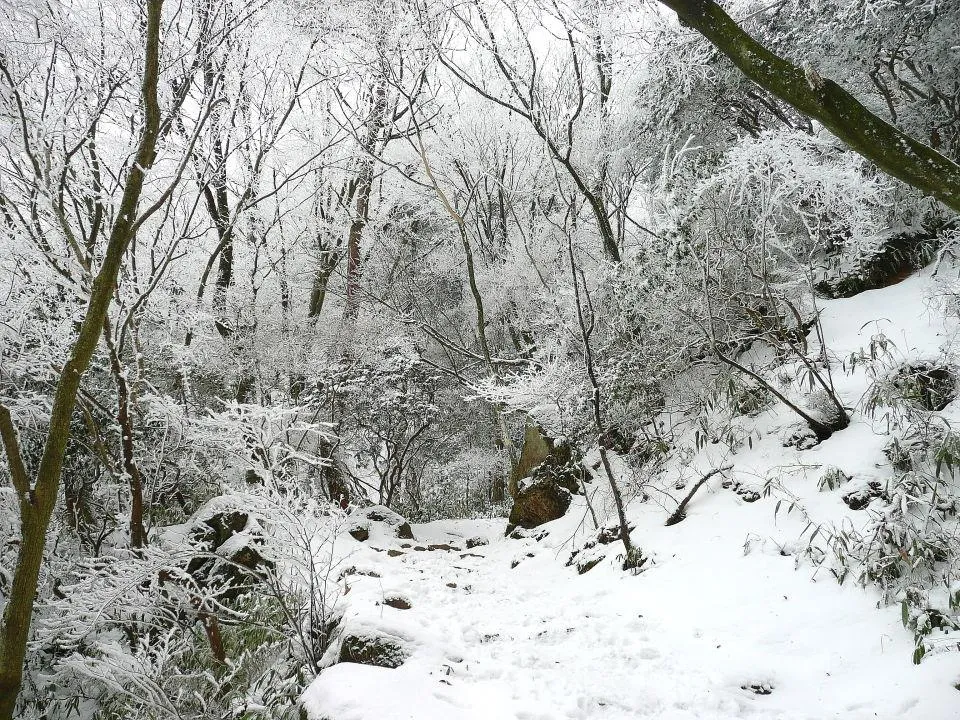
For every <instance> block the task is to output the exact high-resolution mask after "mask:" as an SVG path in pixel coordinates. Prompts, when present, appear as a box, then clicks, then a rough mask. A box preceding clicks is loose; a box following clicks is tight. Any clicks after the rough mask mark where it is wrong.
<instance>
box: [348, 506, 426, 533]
mask: <svg viewBox="0 0 960 720" xmlns="http://www.w3.org/2000/svg"><path fill="white" fill-rule="evenodd" d="M347 532H348V533H350V535H351V536H353V538H354V539H355V540H357V541H359V542H366V541H367V540H369V539H370V536H371V533H376V534H378V535H383V536H386V537H394V538H398V539H400V540H413V539H414V537H413V528H411V527H410V523H408V522H407V521H406V520H404V518H403V517H402V516H400V515H398V514H397V513H395V512H394V511H393V510H391V509H390V508H388V507H386V506H384V505H371V506H370V507H365V508H359V509H357V510H354V511H353V512H352V513H351V514H350V524H349V526H348V527H347Z"/></svg>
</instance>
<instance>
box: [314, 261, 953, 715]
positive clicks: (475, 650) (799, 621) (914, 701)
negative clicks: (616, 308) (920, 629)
mask: <svg viewBox="0 0 960 720" xmlns="http://www.w3.org/2000/svg"><path fill="white" fill-rule="evenodd" d="M931 285H932V280H931V279H930V278H929V277H928V276H927V275H926V274H921V275H918V276H914V277H911V278H909V279H907V280H906V281H904V282H902V283H900V284H898V285H895V286H893V287H890V288H885V289H883V290H878V291H872V292H867V293H863V294H861V295H858V296H856V297H854V298H850V299H844V300H836V301H830V302H826V303H823V305H822V308H823V316H822V319H823V327H824V332H825V336H826V338H827V342H828V346H829V348H830V350H831V353H832V354H833V356H834V357H835V358H837V362H836V363H835V365H834V379H835V380H836V382H837V384H838V389H839V392H840V394H841V396H842V399H843V400H844V402H845V404H848V405H850V406H856V405H857V404H858V403H859V401H860V398H861V396H862V394H863V392H864V391H865V389H866V387H867V382H868V381H867V378H866V377H865V372H864V370H863V369H858V370H857V371H855V372H854V373H852V374H846V373H844V372H843V370H842V369H841V368H840V362H839V361H840V359H843V358H845V357H847V356H849V354H851V353H853V352H857V351H859V350H860V349H861V348H863V347H865V346H866V345H867V344H868V343H869V341H870V336H871V335H872V334H874V333H875V332H876V331H877V328H878V327H880V328H881V329H882V330H883V332H884V333H885V334H886V335H887V336H888V337H890V338H892V339H893V340H894V342H896V344H897V348H898V350H897V353H898V357H903V358H914V357H920V356H924V357H928V356H931V355H936V354H937V352H938V351H939V349H940V347H941V346H942V345H944V343H947V342H949V341H950V340H951V338H952V337H953V334H954V333H955V330H956V328H955V326H953V325H952V324H951V323H950V321H946V320H945V319H944V315H943V314H942V313H941V314H939V315H937V314H934V313H928V312H926V307H927V304H926V303H927V300H926V299H927V297H928V296H929V294H930V292H931ZM874 321H876V322H874ZM949 410H950V408H948V411H949ZM794 421H795V418H794V417H793V416H792V415H790V413H789V411H787V410H785V409H784V408H782V407H774V408H771V409H768V410H766V411H764V412H762V413H760V414H759V415H758V416H757V417H756V418H751V419H750V427H749V428H747V429H748V430H750V431H752V432H754V433H755V435H754V437H755V438H756V439H755V440H754V441H753V443H752V446H747V445H744V446H743V447H742V448H740V449H739V450H738V451H737V452H736V453H732V454H731V452H730V451H729V450H725V448H724V447H723V446H721V445H710V444H708V445H707V446H706V447H705V448H704V449H702V450H701V451H699V452H698V453H697V454H696V455H695V456H694V457H693V458H687V459H686V460H685V461H684V462H681V461H680V459H674V460H671V461H670V463H668V465H667V467H666V469H665V473H664V476H663V478H662V479H661V480H660V481H659V483H658V488H659V489H656V490H655V489H651V492H650V493H649V495H650V500H649V501H647V502H641V501H640V500H639V499H638V498H634V500H633V501H632V502H630V504H629V506H628V515H629V517H630V520H631V522H632V523H634V524H635V525H636V529H635V530H634V532H633V533H632V538H633V540H634V542H635V543H636V544H637V545H638V546H639V547H640V548H641V549H642V551H643V552H644V554H645V556H647V557H648V558H650V560H649V561H648V562H647V564H646V565H645V566H644V570H643V571H642V572H640V573H639V574H635V575H634V574H629V573H625V572H623V571H622V570H621V568H620V560H619V559H618V557H617V555H618V554H619V553H622V546H621V545H619V544H617V543H614V544H610V545H602V546H597V548H598V549H596V550H593V552H597V553H602V554H604V558H603V560H602V561H601V562H600V563H599V564H598V565H597V566H596V567H595V568H593V569H592V570H590V571H589V572H586V573H585V574H583V575H579V574H578V573H577V569H576V567H575V566H568V565H567V564H566V561H567V559H568V558H569V557H570V553H571V551H572V550H574V549H576V548H578V547H580V546H581V545H582V543H583V542H584V541H585V540H586V539H587V538H588V537H589V535H591V534H592V533H593V529H592V527H591V523H590V521H589V519H588V515H587V509H586V505H585V503H584V499H583V498H582V497H577V498H575V499H574V503H573V505H572V506H571V509H570V511H569V513H568V514H567V515H566V516H565V517H564V518H561V519H559V520H557V521H555V522H553V523H550V524H548V525H546V526H544V529H545V530H547V531H548V535H547V536H546V537H545V538H544V539H542V540H540V541H539V542H538V541H535V540H533V539H530V538H527V539H523V540H508V539H504V538H503V530H504V527H505V522H504V521H502V520H460V521H456V520H446V521H439V522H435V523H430V524H426V525H415V526H413V531H414V535H415V536H416V538H417V539H416V541H411V542H405V541H401V540H397V539H395V538H386V537H378V538H376V539H375V540H371V542H370V543H367V544H360V543H355V551H354V554H353V556H352V557H351V562H355V563H357V564H358V566H362V567H364V568H371V569H375V570H376V572H377V573H379V574H380V576H381V577H380V578H376V577H369V576H364V575H351V576H349V577H348V578H346V581H347V583H348V584H349V586H350V588H349V593H348V594H347V595H346V596H345V600H346V603H347V620H346V626H347V627H354V628H356V627H358V626H359V627H365V628H370V631H371V632H377V631H383V632H388V633H389V634H391V635H394V636H398V637H403V638H405V641H406V642H407V643H408V647H407V649H408V650H409V651H410V653H411V656H410V658H409V660H408V661H407V662H406V663H405V664H404V665H402V666H401V667H399V668H397V669H395V670H390V669H385V668H377V667H368V666H364V665H356V664H350V663H343V664H338V665H333V666H331V667H328V668H326V669H325V670H323V671H322V672H321V673H320V675H319V677H318V678H317V679H316V680H315V681H314V683H313V684H312V685H311V686H310V687H309V689H308V690H307V691H306V693H305V694H304V696H303V698H302V700H303V704H304V707H305V708H307V710H308V715H309V717H310V718H311V720H406V719H408V718H409V719H413V718H415V719H416V720H474V719H478V718H485V719H494V720H560V719H570V720H587V719H593V718H595V719H601V718H602V719H604V720H621V719H623V720H626V719H628V718H656V719H657V720H732V719H734V718H751V719H753V720H768V719H769V720H801V719H809V720H823V719H825V718H844V719H845V720H859V719H861V718H862V719H864V720H865V719H867V718H872V719H874V720H875V719H877V718H880V719H889V720H893V719H894V718H897V719H901V718H902V719H903V720H953V719H954V718H956V717H958V715H960V709H958V708H960V694H958V690H957V689H956V688H955V684H956V683H957V682H958V681H960V655H958V654H957V653H956V652H944V653H940V654H936V655H933V656H929V657H927V658H926V659H924V661H923V662H922V663H921V664H919V665H914V664H913V663H912V659H911V656H912V652H913V647H914V642H913V638H912V636H911V634H910V633H909V632H907V631H906V630H904V628H903V627H902V625H901V620H900V610H899V608H898V607H896V606H893V607H884V606H882V604H881V603H880V596H879V593H878V592H876V591H874V590H871V589H862V588H860V587H858V586H857V585H855V584H854V583H852V582H848V583H846V584H845V585H842V586H841V585H839V584H837V582H836V581H835V580H834V578H833V577H832V576H831V575H830V574H829V573H828V572H827V571H825V570H824V569H822V568H820V569H818V568H816V567H814V566H812V565H811V564H809V563H807V562H804V561H803V559H802V558H801V557H800V556H799V555H798V554H797V550H798V545H799V543H798V540H799V538H800V536H801V534H802V532H803V530H804V528H805V527H806V526H807V524H808V522H813V523H815V524H823V525H824V526H828V525H829V524H831V523H839V522H842V521H849V522H864V520H865V517H864V514H863V513H859V514H858V513H856V512H854V511H851V510H849V509H848V508H847V507H846V506H845V505H844V504H843V503H842V501H841V499H840V497H841V495H843V494H844V493H846V492H848V491H849V490H850V489H852V488H854V487H855V486H856V485H857V484H858V483H861V482H865V481H866V480H868V479H871V478H885V477H888V476H889V473H890V470H889V468H888V467H887V464H886V460H885V458H884V457H883V454H882V451H881V450H882V447H883V445H884V443H885V442H886V440H887V439H888V437H887V436H886V435H885V434H884V433H883V432H882V431H881V429H880V428H879V427H878V426H877V425H876V423H875V421H873V420H871V419H869V418H865V417H864V416H862V415H861V414H859V413H854V415H853V418H852V422H851V425H850V427H849V428H847V429H845V430H843V431H842V432H839V433H836V434H835V435H834V436H833V437H831V438H830V439H829V440H827V441H825V442H823V443H821V444H820V445H818V446H817V447H815V448H813V449H810V450H805V451H798V450H796V449H794V448H784V447H782V445H781V442H780V439H779V435H780V432H781V431H782V429H783V428H785V427H787V426H789V425H790V424H791V423H792V422H794ZM591 459H592V458H590V457H588V462H590V461H591ZM728 463H732V464H733V465H734V467H733V469H732V470H730V471H729V472H726V473H723V474H720V475H717V476H716V477H714V478H712V479H711V480H710V481H709V482H708V483H706V484H705V486H704V487H703V488H701V490H700V491H699V492H698V493H697V494H696V496H694V498H693V500H692V501H691V502H690V504H689V506H688V508H687V513H686V514H687V517H686V519H685V520H683V521H682V522H680V523H678V524H676V525H673V526H671V527H665V526H664V524H663V523H664V521H665V519H666V518H667V516H668V515H669V514H670V512H671V511H672V510H673V508H674V507H676V502H674V501H671V500H669V499H666V498H665V495H664V493H666V492H671V494H672V495H673V496H674V498H675V500H676V501H677V502H678V501H679V499H680V498H682V497H683V495H684V494H685V493H686V492H688V491H689V488H690V487H692V483H694V482H696V480H697V478H699V477H700V476H701V475H702V474H704V473H706V472H707V471H708V470H710V469H711V468H715V467H719V466H720V465H722V464H728ZM831 466H835V467H837V468H840V469H842V470H843V471H844V472H845V473H846V474H847V475H851V476H853V480H851V482H850V483H849V484H846V485H844V486H842V487H841V488H838V489H835V490H832V491H824V492H821V491H820V490H819V488H818V481H819V479H820V477H821V476H822V474H823V472H824V471H825V470H826V469H827V468H829V467H831ZM617 470H618V472H621V473H622V472H624V467H623V466H622V465H620V464H617ZM681 478H682V479H683V480H684V482H685V484H686V489H684V490H682V491H676V490H673V486H674V485H675V484H676V483H677V480H678V479H681ZM725 478H726V479H728V480H733V481H739V482H741V483H743V484H744V485H748V486H750V487H751V488H753V489H756V490H758V492H759V491H762V489H763V487H764V485H765V484H766V483H767V482H769V481H771V480H772V481H773V483H772V484H771V490H770V493H769V496H768V497H761V498H760V499H759V500H757V501H755V502H746V501H745V499H744V498H743V497H741V496H740V495H738V494H736V493H734V492H731V491H730V490H725V489H723V488H722V483H723V481H724V479H725ZM625 484H628V483H625ZM593 487H594V488H596V489H595V490H591V493H595V494H594V495H593V503H594V507H595V509H596V510H597V512H598V513H599V514H600V516H601V518H600V519H601V523H609V522H610V520H612V519H613V515H612V512H611V511H612V507H611V505H610V503H609V499H608V498H606V496H605V492H604V489H603V486H602V484H601V482H600V481H599V480H595V481H594V484H593ZM635 490H636V488H635V487H634V488H632V491H633V492H632V493H628V494H634V495H636V494H637V493H636V492H635ZM780 501H782V505H781V508H780V510H779V511H775V510H776V504H777V503H778V502H780ZM792 503H795V504H796V505H797V507H798V508H802V510H797V511H795V512H792V513H788V512H787V506H788V505H790V504H792ZM474 536H482V537H484V538H488V539H489V540H490V543H489V544H488V545H484V546H481V547H476V548H473V549H471V550H467V549H466V545H465V541H466V539H467V538H472V537H474ZM440 543H448V544H450V545H452V546H455V547H456V548H457V549H456V550H453V551H444V550H433V551H430V550H420V551H418V550H416V549H415V547H424V546H426V545H429V544H440ZM388 549H392V550H394V555H393V556H391V555H388V553H387V552H386V550H388ZM397 552H400V553H402V554H399V555H397V554H396V553H397ZM517 561H519V562H517ZM513 565H515V567H512V566H513ZM390 594H401V595H403V596H404V597H405V598H407V599H408V600H409V601H410V603H411V604H412V607H411V609H409V610H397V609H394V608H391V607H388V606H385V605H383V603H382V601H383V599H384V598H385V597H387V596H389V595H390Z"/></svg>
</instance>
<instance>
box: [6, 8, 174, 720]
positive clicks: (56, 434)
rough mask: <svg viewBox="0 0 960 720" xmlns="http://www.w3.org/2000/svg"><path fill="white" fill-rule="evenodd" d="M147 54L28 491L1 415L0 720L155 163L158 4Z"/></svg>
mask: <svg viewBox="0 0 960 720" xmlns="http://www.w3.org/2000/svg"><path fill="white" fill-rule="evenodd" d="M145 6H146V23H145V47H146V55H145V60H144V70H143V81H142V89H141V92H142V97H143V116H144V121H143V128H142V130H141V134H140V140H139V143H138V147H137V151H136V153H135V156H134V158H133V162H132V163H131V164H130V166H129V169H128V172H127V178H126V181H125V184H124V188H123V195H122V197H121V200H120V206H119V208H118V209H117V214H116V221H115V222H114V225H113V227H112V228H111V231H110V235H109V239H108V242H107V247H106V252H105V253H104V257H103V264H102V265H101V266H100V270H99V272H98V273H97V275H96V277H95V278H94V280H93V285H92V288H91V292H90V300H89V303H88V305H87V311H86V314H85V316H84V319H83V322H82V323H81V326H80V331H79V334H78V336H77V339H76V341H75V342H74V344H73V348H72V350H71V353H70V357H69V359H68V360H67V362H66V363H65V364H64V367H63V372H62V373H61V375H60V380H59V382H58V383H57V390H56V394H55V396H54V400H53V408H52V410H51V413H50V426H49V428H48V430H47V436H46V441H45V443H44V448H43V455H42V456H41V459H40V464H39V466H38V468H37V471H36V476H35V478H34V483H33V486H32V487H31V486H30V480H29V476H28V475H27V474H26V471H25V469H24V465H23V461H22V459H21V456H20V452H19V447H18V445H17V442H16V434H15V432H14V431H13V426H12V422H11V420H10V414H9V412H7V411H6V410H5V409H4V410H3V411H2V412H0V431H2V439H3V444H4V448H5V450H6V454H7V462H8V464H9V466H10V469H11V475H12V476H13V479H14V487H15V489H16V490H17V495H18V497H19V500H20V535H21V538H20V549H19V551H18V554H17V564H16V568H15V569H14V575H13V583H12V585H11V587H10V595H9V598H8V600H7V605H6V608H5V609H4V613H3V624H2V628H0V720H13V717H14V712H15V708H16V704H17V696H18V695H19V694H20V685H21V682H22V679H23V663H24V659H25V657H26V651H27V640H28V639H29V635H30V624H31V620H32V618H33V608H34V603H35V600H36V595H37V582H38V580H39V577H40V566H41V564H42V562H43V552H44V547H45V545H46V535H47V528H48V526H49V524H50V517H51V515H52V513H53V509H54V506H55V505H56V501H57V494H58V493H59V490H60V474H61V470H62V468H63V458H64V453H65V452H66V447H67V440H68V438H69V434H70V416H71V415H72V414H73V409H74V406H75V405H76V401H77V393H78V391H79V388H80V379H81V378H82V377H83V374H84V373H85V372H86V370H87V368H88V367H89V366H90V360H91V358H92V357H93V353H94V351H95V350H96V347H97V343H98V341H99V339H100V336H101V333H102V331H103V323H104V320H105V319H106V317H107V310H108V308H109V306H110V300H111V298H112V297H113V291H114V288H115V287H116V283H117V275H118V274H119V272H120V266H121V264H122V262H123V258H124V255H125V254H126V251H127V248H128V247H129V245H130V242H131V240H132V239H133V237H134V235H135V234H136V230H137V227H138V225H139V224H140V222H142V220H143V218H142V217H138V213H137V206H138V204H139V202H140V196H141V194H142V192H143V184H144V179H145V176H146V173H147V171H148V170H149V169H150V168H151V167H152V166H153V163H154V160H155V159H156V146H157V138H158V137H159V133H160V106H159V102H158V100H157V85H158V82H159V76H160V25H161V12H162V7H163V0H146V3H145Z"/></svg>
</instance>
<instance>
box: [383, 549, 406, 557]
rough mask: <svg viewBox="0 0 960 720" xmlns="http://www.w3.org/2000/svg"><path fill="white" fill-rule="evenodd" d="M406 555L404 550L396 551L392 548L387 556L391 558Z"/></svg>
mask: <svg viewBox="0 0 960 720" xmlns="http://www.w3.org/2000/svg"><path fill="white" fill-rule="evenodd" d="M405 554H406V553H404V552H403V551H402V550H394V549H393V548H390V549H389V550H387V555H388V556H389V557H400V556H401V555H405Z"/></svg>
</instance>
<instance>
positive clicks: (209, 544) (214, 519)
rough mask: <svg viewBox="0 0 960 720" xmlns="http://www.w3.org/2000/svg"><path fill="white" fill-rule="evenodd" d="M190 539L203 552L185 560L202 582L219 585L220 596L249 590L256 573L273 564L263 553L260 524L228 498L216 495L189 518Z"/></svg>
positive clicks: (206, 584)
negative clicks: (188, 560) (187, 560)
mask: <svg viewBox="0 0 960 720" xmlns="http://www.w3.org/2000/svg"><path fill="white" fill-rule="evenodd" d="M189 537H190V543H191V545H193V546H194V547H195V548H196V549H197V550H198V551H200V552H201V553H202V554H200V555H197V556H196V557H194V558H192V559H191V560H190V562H189V563H188V564H187V572H188V573H189V574H190V575H191V576H192V577H193V578H194V579H195V580H196V581H197V582H198V583H199V584H200V585H201V586H210V585H218V586H221V587H222V589H221V591H220V593H219V597H220V598H221V599H223V600H232V599H235V598H236V597H238V596H239V595H241V594H242V593H243V592H245V591H246V590H249V589H250V587H251V585H252V584H254V583H255V581H256V579H257V577H258V576H259V575H261V574H262V573H263V572H264V571H266V570H268V569H270V568H272V567H273V566H274V564H273V562H272V561H270V560H268V559H266V558H265V557H263V555H262V554H261V552H260V550H261V549H262V547H263V543H264V539H263V538H264V532H263V528H262V527H261V525H260V524H259V523H258V522H257V521H256V520H255V519H254V518H252V517H251V516H250V513H249V512H248V511H247V510H245V509H243V508H241V507H239V506H238V504H237V503H235V502H234V501H232V500H231V499H230V498H224V497H217V498H213V499H212V500H210V501H209V502H207V503H206V504H205V505H204V506H203V507H202V508H200V510H198V511H197V512H196V513H195V514H194V516H193V518H192V519H191V521H190V530H189Z"/></svg>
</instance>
